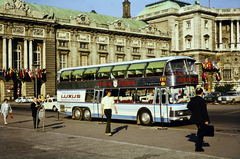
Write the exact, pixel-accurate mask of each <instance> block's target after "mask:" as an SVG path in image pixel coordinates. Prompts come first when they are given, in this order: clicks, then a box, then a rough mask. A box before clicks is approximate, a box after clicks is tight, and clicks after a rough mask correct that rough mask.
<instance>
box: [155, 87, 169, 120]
mask: <svg viewBox="0 0 240 159" xmlns="http://www.w3.org/2000/svg"><path fill="white" fill-rule="evenodd" d="M167 99H168V93H167V88H158V89H157V100H156V101H157V102H156V104H159V110H156V112H159V114H160V122H168V114H169V111H168V100H167Z"/></svg>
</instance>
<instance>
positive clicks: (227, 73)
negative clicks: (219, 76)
mask: <svg viewBox="0 0 240 159" xmlns="http://www.w3.org/2000/svg"><path fill="white" fill-rule="evenodd" d="M223 79H225V80H227V79H231V69H224V70H223Z"/></svg>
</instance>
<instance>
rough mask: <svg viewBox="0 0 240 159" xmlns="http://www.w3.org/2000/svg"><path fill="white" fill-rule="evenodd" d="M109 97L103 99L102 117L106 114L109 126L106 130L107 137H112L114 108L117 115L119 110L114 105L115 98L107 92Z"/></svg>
mask: <svg viewBox="0 0 240 159" xmlns="http://www.w3.org/2000/svg"><path fill="white" fill-rule="evenodd" d="M106 93H107V95H106V96H105V97H104V98H103V99H102V116H104V114H105V115H106V117H107V125H106V130H105V135H108V136H111V135H112V133H111V117H112V107H113V108H114V109H115V113H116V114H117V113H118V112H117V109H116V106H115V104H114V100H113V97H110V96H111V91H106ZM103 110H104V111H103Z"/></svg>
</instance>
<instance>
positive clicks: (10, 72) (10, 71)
mask: <svg viewBox="0 0 240 159" xmlns="http://www.w3.org/2000/svg"><path fill="white" fill-rule="evenodd" d="M11 77H12V70H11V69H9V78H11Z"/></svg>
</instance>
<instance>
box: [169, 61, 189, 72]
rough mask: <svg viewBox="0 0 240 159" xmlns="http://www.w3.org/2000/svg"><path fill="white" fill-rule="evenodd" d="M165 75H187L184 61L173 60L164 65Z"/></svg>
mask: <svg viewBox="0 0 240 159" xmlns="http://www.w3.org/2000/svg"><path fill="white" fill-rule="evenodd" d="M165 74H166V75H185V74H187V70H186V64H185V60H174V61H170V62H168V64H167V65H166V72H165Z"/></svg>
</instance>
